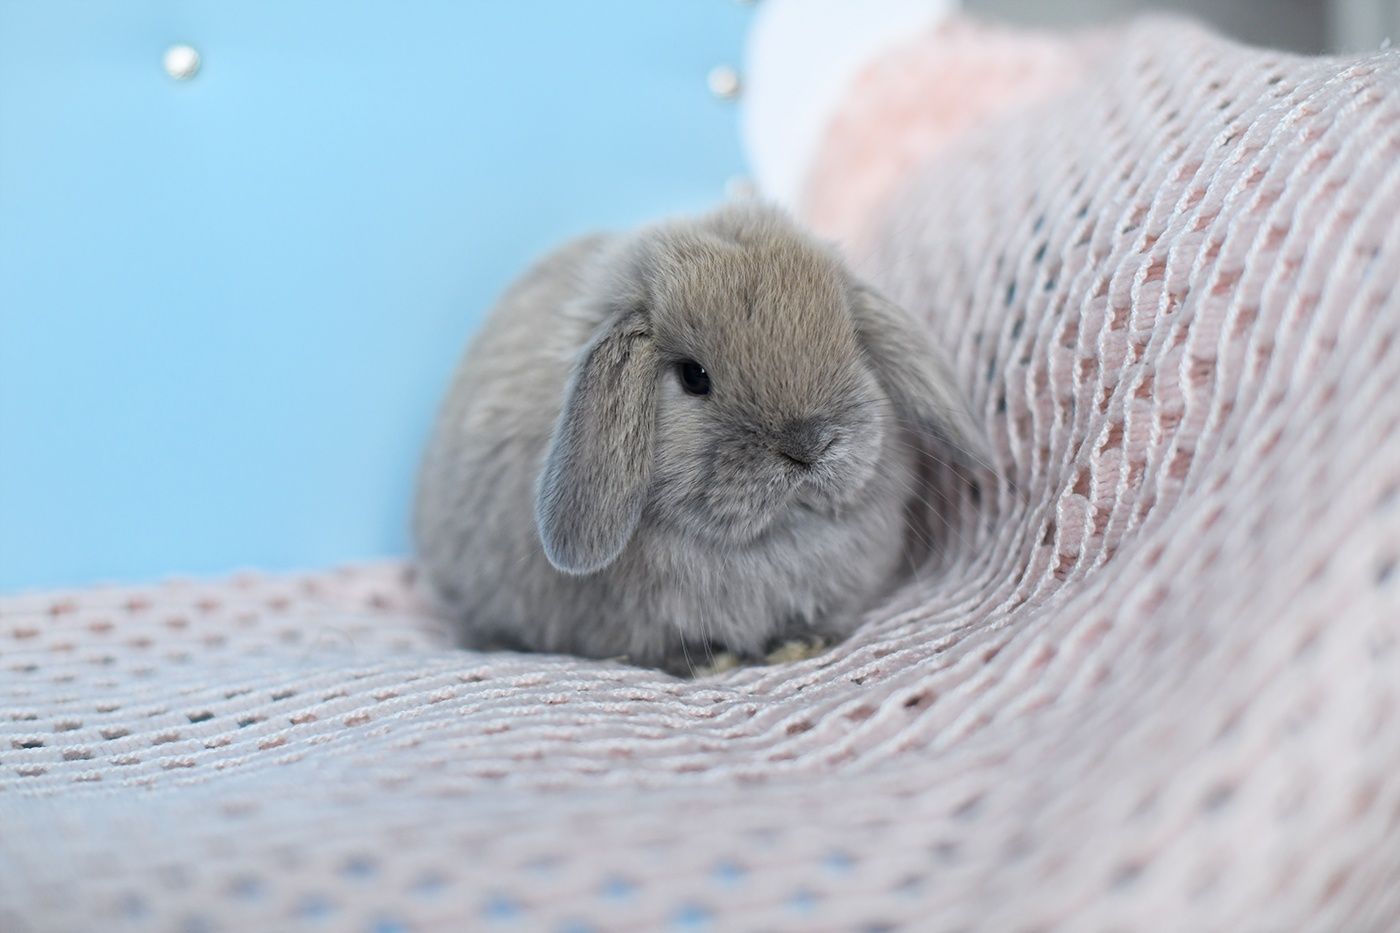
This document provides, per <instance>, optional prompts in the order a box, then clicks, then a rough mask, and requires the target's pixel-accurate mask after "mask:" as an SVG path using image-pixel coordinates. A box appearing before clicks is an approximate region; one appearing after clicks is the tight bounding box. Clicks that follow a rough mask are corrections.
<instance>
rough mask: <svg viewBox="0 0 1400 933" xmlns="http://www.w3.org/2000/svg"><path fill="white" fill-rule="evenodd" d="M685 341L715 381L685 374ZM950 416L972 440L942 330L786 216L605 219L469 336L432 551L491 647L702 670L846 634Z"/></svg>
mask: <svg viewBox="0 0 1400 933" xmlns="http://www.w3.org/2000/svg"><path fill="white" fill-rule="evenodd" d="M684 358H689V359H694V360H697V361H699V362H700V363H701V364H702V365H703V366H704V367H705V368H706V369H707V370H708V372H709V374H710V377H711V379H712V385H713V388H712V391H711V393H710V394H709V395H708V396H703V397H702V396H693V395H689V394H687V393H686V392H685V391H684V390H683V389H682V388H681V385H680V382H679V380H678V378H677V375H676V365H677V361H678V360H680V359H684ZM930 433H936V434H937V435H938V436H940V437H942V438H944V439H945V440H946V441H947V442H948V445H949V446H950V447H952V448H955V449H958V448H961V449H969V450H972V451H974V456H975V451H976V450H977V447H978V441H977V437H978V434H977V432H976V429H975V426H974V425H973V423H972V421H971V419H970V418H969V417H968V416H967V414H966V411H965V409H963V407H962V405H961V404H960V402H959V401H958V395H957V393H956V391H955V390H954V388H953V386H952V385H951V383H950V382H949V379H948V376H947V370H946V368H944V366H943V365H942V364H941V362H940V359H939V355H938V354H937V352H936V351H935V350H934V348H933V347H932V346H930V344H929V340H928V338H926V337H924V336H923V335H922V334H921V333H920V332H919V331H918V329H917V328H916V327H915V326H914V325H913V323H912V322H911V321H910V320H909V319H908V318H907V316H905V315H904V314H903V312H901V311H899V310H898V309H897V308H895V307H894V306H893V305H890V304H889V303H888V302H886V301H884V300H883V299H882V298H880V297H879V296H878V295H876V294H875V293H874V292H872V291H871V290H869V289H868V288H866V287H864V286H862V285H860V284H858V283H856V282H854V281H853V280H852V279H851V277H850V276H849V274H848V273H847V272H846V271H845V269H844V267H843V266H842V264H841V263H840V261H839V260H838V259H837V257H835V256H834V255H833V254H832V253H831V252H830V251H829V250H828V249H826V248H825V247H824V246H822V245H820V244H818V243H816V242H815V241H813V240H811V239H810V238H808V237H807V236H805V235H804V234H802V233H801V232H799V231H798V230H797V229H796V228H795V227H794V226H793V225H792V223H791V222H790V221H789V220H788V219H787V218H786V217H785V216H783V215H782V214H781V213H779V212H778V211H776V210H774V209H771V208H766V207H762V206H758V205H752V204H749V205H734V206H730V207H726V208H722V209H720V210H718V211H716V212H714V213H711V214H709V215H706V216H704V217H701V218H698V219H695V220H689V221H680V222H673V223H668V224H662V225H659V226H656V227H652V228H650V229H647V230H644V231H642V232H641V233H639V234H634V235H631V236H609V235H599V236H591V237H586V238H584V239H581V240H577V241H575V242H572V243H570V244H568V245H566V246H564V247H563V248H562V249H560V250H559V251H557V252H556V253H554V254H553V255H551V256H549V257H547V258H546V259H544V260H543V261H542V262H540V263H539V264H537V265H536V266H535V267H533V268H532V269H530V270H529V271H528V272H527V273H526V274H525V276H524V277H523V278H522V279H521V280H520V281H519V282H518V283H517V284H516V285H514V286H513V287H512V288H511V289H510V290H509V291H508V292H507V293H506V294H505V295H504V296H503V297H502V299H501V301H500V303H499V305H498V306H497V308H496V309H495V311H494V312H493V313H492V314H491V316H490V318H489V319H488V320H487V322H486V323H485V325H484V326H483V328H482V329H481V331H480V332H479V333H478V335H477V336H476V338H475V339H474V340H473V342H472V345H471V347H470V348H469V349H468V351H467V354H466V356H465V358H464V359H463V362H462V364H461V366H460V368H459V370H458V372H457V375H456V377H455V379H454V381H453V384H452V387H451V390H450V392H449V394H448V397H447V400H446V402H445V404H444V406H443V409H442V413H441V416H440V419H439V423H438V426H437V429H436V432H435V436H434V437H433V440H432V442H431V443H430V445H429V448H428V452H427V455H426V458H425V460H424V464H423V471H422V477H421V482H420V487H419V490H418V499H417V503H416V508H415V516H414V533H415V538H416V541H417V546H418V552H419V558H420V561H421V564H422V567H423V569H424V571H425V574H426V578H427V580H428V582H429V583H430V585H431V586H432V589H433V590H434V592H435V594H436V595H437V596H438V597H439V599H440V600H441V602H442V603H443V605H444V607H445V608H446V610H447V611H449V612H450V613H452V614H453V615H454V616H455V617H456V618H458V619H460V621H461V624H462V626H463V631H464V634H465V641H466V643H467V644H468V645H470V646H475V647H495V646H499V647H513V648H522V649H529V650H537V651H558V652H571V653H574V654H580V655H584V656H587V657H597V658H604V657H626V658H627V659H629V660H630V661H632V662H634V663H637V664H643V665H648V666H659V667H664V668H666V669H669V670H676V671H685V670H687V669H688V668H689V666H690V664H691V663H695V664H699V663H701V662H702V661H703V658H704V656H705V654H706V652H707V651H709V650H718V649H720V648H724V649H727V650H730V651H733V652H735V653H737V654H739V655H741V656H754V655H758V654H761V653H762V652H763V651H764V649H765V648H766V647H767V646H768V645H769V644H770V643H771V642H773V641H774V640H776V639H781V638H787V637H795V636H802V635H820V636H823V637H827V638H840V637H844V636H845V635H847V634H849V633H850V631H851V629H852V627H853V626H854V625H855V623H856V622H857V621H858V619H859V616H860V614H861V612H862V610H864V609H865V608H867V607H868V606H870V605H871V604H872V602H874V601H875V600H876V599H878V598H879V597H880V596H881V595H882V594H883V593H885V592H887V591H888V590H889V589H890V588H891V587H892V586H893V585H894V584H895V583H896V582H897V580H898V577H899V574H900V572H901V568H903V567H905V566H907V563H906V560H907V554H906V548H907V547H908V546H909V541H908V540H907V534H906V531H907V529H908V527H909V522H908V521H907V519H908V516H907V515H906V512H908V511H909V510H911V509H914V508H916V504H917V503H919V502H920V500H919V499H918V497H917V496H916V495H915V485H916V483H917V481H918V480H917V475H916V474H917V466H918V465H917V463H916V459H917V453H916V448H917V447H918V446H920V445H921V444H922V441H923V440H924V439H925V438H926V437H928V436H929V435H930ZM918 507H921V506H918Z"/></svg>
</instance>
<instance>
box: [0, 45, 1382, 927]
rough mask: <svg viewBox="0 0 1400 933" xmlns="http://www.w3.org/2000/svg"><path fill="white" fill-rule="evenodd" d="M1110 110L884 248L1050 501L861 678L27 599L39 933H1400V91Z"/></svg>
mask: <svg viewBox="0 0 1400 933" xmlns="http://www.w3.org/2000/svg"><path fill="white" fill-rule="evenodd" d="M959 41H971V40H970V39H969V38H967V37H964V38H963V39H960V40H959ZM1036 41H1038V42H1048V41H1049V40H1045V39H1038V40H1036ZM922 54H923V55H926V56H929V57H930V58H936V57H937V56H938V55H939V54H940V48H939V45H938V42H937V41H933V42H931V43H930V44H929V45H928V46H927V47H925V48H924V50H923V52H922ZM1082 64H1083V67H1084V72H1083V74H1082V76H1081V77H1080V78H1078V79H1077V80H1075V81H1074V82H1073V83H1072V84H1070V85H1068V86H1067V87H1066V89H1064V90H1062V91H1061V92H1060V93H1058V94H1057V95H1054V96H1052V97H1050V98H1047V99H1045V100H1042V101H1041V102H1040V103H1038V104H1036V105H1034V106H1029V107H1026V108H1024V109H1013V110H1011V111H1007V115H1006V118H1005V119H1003V120H1001V121H999V122H994V123H993V124H991V125H987V126H985V127H983V128H981V129H978V130H975V131H973V132H971V133H970V134H969V135H967V136H965V137H962V138H960V139H957V140H952V141H950V142H948V143H947V144H946V145H944V144H940V146H939V147H938V151H937V152H936V154H934V155H932V156H931V158H930V159H929V160H928V161H926V162H924V163H922V164H919V165H917V166H915V167H914V168H913V169H912V170H910V171H908V172H907V173H906V174H904V175H903V176H902V177H901V178H900V179H898V182H897V184H896V185H894V187H892V188H890V189H889V193H888V194H887V195H886V196H884V197H882V198H880V199H878V203H872V204H870V205H868V208H869V211H868V226H866V230H867V231H868V232H867V233H866V234H864V237H865V242H866V244H867V247H868V248H867V249H866V251H865V253H864V256H863V260H862V263H863V268H864V269H865V271H866V272H867V274H869V275H871V276H872V277H873V278H874V279H875V280H876V281H877V282H878V283H879V284H880V285H881V286H882V287H884V288H886V289H887V290H888V291H889V292H890V293H892V294H893V295H894V296H895V297H896V298H898V299H899V300H901V301H902V302H904V303H905V304H906V305H908V306H909V307H910V308H911V309H913V310H914V311H915V312H916V313H918V314H920V315H922V316H924V317H925V319H927V320H928V321H929V322H930V325H931V326H932V327H933V328H934V329H935V330H936V332H937V333H938V335H939V337H940V339H941V340H942V341H943V342H944V343H945V344H946V346H947V347H948V349H949V352H950V354H951V355H952V357H953V358H954V359H955V361H956V368H957V372H958V374H959V376H960V378H961V380H962V381H963V383H964V384H965V385H966V387H967V389H968V391H969V393H970V396H971V398H972V400H973V403H974V406H975V408H976V411H977V412H978V414H979V416H980V417H981V418H982V419H983V420H984V421H985V422H986V423H987V424H988V425H989V426H990V428H991V433H992V436H993V439H994V446H995V449H996V452H997V458H998V463H997V466H998V468H999V470H1000V471H1001V472H1002V473H1003V474H1004V475H1005V477H1006V481H1005V482H1003V483H1000V484H994V485H992V486H990V487H989V488H988V489H987V490H986V492H985V494H984V496H983V498H982V501H981V502H980V504H979V503H974V502H972V501H970V500H969V499H968V498H967V497H966V496H963V495H960V494H958V493H955V492H954V491H953V490H951V489H949V490H946V491H945V492H946V494H947V495H948V496H950V497H951V501H950V504H949V509H948V512H947V518H948V522H949V527H948V529H947V531H946V543H947V548H946V551H945V553H944V555H943V557H942V559H941V560H939V561H938V562H936V563H935V564H932V565H930V566H928V567H926V568H924V575H923V576H924V579H923V580H922V582H921V583H919V584H918V585H917V586H915V587H912V588H911V589H910V591H909V592H907V593H904V594H902V595H901V596H900V597H899V599H898V600H896V602H895V604H894V605H893V606H892V607H888V608H886V609H883V610H880V611H877V612H875V613H873V614H872V618H871V619H870V621H869V623H868V624H867V625H866V626H865V627H864V628H863V629H862V630H861V631H860V632H859V633H858V634H857V635H856V636H855V637H854V638H852V639H851V640H850V641H849V642H848V643H846V644H844V645H841V646H839V647H838V648H836V649H835V650H833V651H832V652H830V653H829V654H828V655H826V656H824V657H821V658H818V659H815V660H812V661H808V662H801V663H796V664H792V665H787V666H782V667H775V668H766V669H746V670H740V671H734V672H730V673H726V674H723V675H720V676H718V677H715V678H713V679H709V680H704V681H699V682H680V681H674V680H670V679H667V678H665V677H662V676H659V675H657V674H654V673H650V672H646V671H640V670H634V669H630V668H627V667H623V666H620V665H616V664H602V663H591V662H584V661H578V660H570V659H562V658H545V657H529V656H517V655H495V656H488V655H480V654H471V653H464V652H459V651H455V650H453V649H452V648H451V647H450V646H449V640H448V638H447V636H446V633H445V631H444V629H443V628H442V626H441V625H440V624H438V623H436V622H434V621H433V620H431V619H430V618H427V617H425V615H424V614H423V613H422V612H421V610H420V608H419V607H418V606H417V605H416V603H415V602H414V600H413V598H412V596H411V593H410V588H409V587H408V585H407V584H406V583H405V581H404V578H403V575H402V572H401V571H400V570H398V569H396V568H392V567H390V568H368V569H363V570H359V571H354V572H349V573H346V574H334V573H326V574H319V575H314V576H310V577H305V578H290V579H260V578H253V579H245V580H233V581H226V582H216V583H211V584H197V585H196V584H171V585H167V586H160V587H151V588H142V589H139V590H121V591H105V590H104V591H82V592H75V593H64V594H43V595H38V596H34V597H23V598H11V599H7V600H5V601H3V602H2V603H0V929H3V930H5V931H22V930H90V929H104V930H125V929H132V930H153V929H189V930H210V929H223V930H289V929H299V928H302V927H305V928H307V929H316V928H321V929H345V930H351V929H353V930H378V931H382V933H389V931H397V930H408V929H414V930H423V929H492V928H495V927H497V926H500V927H502V928H518V929H551V930H564V929H610V930H611V929H636V930H656V929H668V928H675V929H702V928H705V927H706V925H708V926H709V928H712V929H765V930H771V929H794V928H807V929H814V928H815V929H861V928H882V927H889V926H905V927H908V928H911V929H929V930H947V929H966V928H978V929H989V930H1005V929H1024V930H1040V929H1050V928H1055V929H1066V928H1073V929H1161V928H1169V929H1183V930H1241V929H1249V930H1267V929H1338V930H1358V931H1361V930H1385V929H1395V928H1396V927H1397V924H1400V719H1397V717H1400V566H1397V562H1398V561H1400V441H1397V437H1400V297H1397V292H1396V286H1397V283H1400V222H1397V217H1400V54H1398V53H1395V52H1387V53H1383V54H1377V55H1372V56H1370V57H1367V58H1364V59H1361V60H1355V61H1338V60H1313V59H1299V58H1291V57H1287V56H1283V55H1279V54H1275V53H1270V52H1263V51H1255V50H1248V49H1244V48H1241V47H1239V46H1236V45H1232V44H1230V43H1227V42H1224V41H1221V40H1219V39H1217V38H1214V37H1212V36H1210V35H1207V34H1205V33H1203V32H1201V31H1199V30H1197V29H1195V28H1193V27H1191V26H1188V25H1182V24H1178V23H1174V22H1163V21H1149V22H1146V23H1143V24H1140V25H1137V26H1134V27H1132V28H1129V29H1127V30H1126V31H1124V32H1122V33H1121V34H1117V35H1115V36H1114V37H1113V41H1112V42H1111V43H1109V47H1108V48H1107V49H1106V50H1105V51H1104V52H1103V54H1102V55H1101V56H1100V57H1098V58H1097V59H1095V60H1093V61H1092V62H1084V63H1082ZM891 80H892V81H893V82H894V85H895V86H894V87H893V88H891V87H888V86H886V85H885V84H882V83H880V82H872V83H868V84H866V85H865V86H864V87H863V89H862V93H863V94H864V95H868V97H869V98H870V103H871V106H876V105H878V102H879V99H880V97H881V95H883V94H885V93H891V94H895V93H897V94H901V95H907V94H908V91H909V88H908V87H906V86H904V84H903V82H902V81H901V80H900V79H899V78H898V76H892V77H891ZM862 99H863V98H862ZM862 99H858V100H856V101H854V102H853V105H854V106H857V107H859V106H861V105H862V104H861V100H862ZM814 184H816V185H818V186H820V185H822V184H824V181H823V180H822V179H820V178H818V177H816V176H814ZM882 187H883V186H882ZM863 223H864V222H863ZM599 611H600V612H605V611H606V607H600V610H599Z"/></svg>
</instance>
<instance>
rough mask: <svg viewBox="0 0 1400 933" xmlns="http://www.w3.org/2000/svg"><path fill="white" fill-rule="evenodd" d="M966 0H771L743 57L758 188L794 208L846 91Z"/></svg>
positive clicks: (746, 132)
mask: <svg viewBox="0 0 1400 933" xmlns="http://www.w3.org/2000/svg"><path fill="white" fill-rule="evenodd" d="M960 6H961V4H960V3H959V0H866V2H863V3H852V2H850V0H765V2H764V3H762V4H760V5H759V6H758V7H757V10H756V13H755V15H754V23H753V27H752V28H751V29H750V31H749V38H748V48H747V49H746V50H745V55H744V59H745V60H744V75H745V80H744V84H745V88H744V103H743V116H742V132H743V141H744V148H745V150H746V152H747V154H748V159H749V165H750V166H751V167H752V169H753V173H754V177H755V179H756V181H757V183H758V188H759V190H760V191H762V192H763V194H764V195H765V196H766V197H768V198H771V199H773V200H775V201H777V202H779V203H781V204H785V205H788V206H789V207H791V206H794V204H795V202H796V200H797V198H798V196H799V194H800V192H801V188H802V179H803V175H804V174H805V171H806V166H807V164H808V163H809V161H810V159H811V156H812V153H813V152H814V151H815V149H816V147H817V144H818V143H819V142H820V141H821V134H822V131H823V130H824V129H825V127H826V124H827V120H828V119H829V117H830V116H831V113H832V111H833V110H834V109H835V107H836V105H837V104H838V103H839V101H840V95H841V93H842V92H843V91H844V90H846V89H847V88H848V87H849V86H850V81H851V79H852V78H854V77H855V75H856V74H857V73H858V72H859V71H860V69H861V68H862V67H863V66H864V65H865V64H866V63H867V62H868V61H869V60H870V58H871V57H872V56H873V55H875V54H876V53H878V52H879V51H880V50H881V49H883V48H885V47H887V46H888V45H889V44H890V43H891V42H897V41H898V40H899V39H900V37H902V36H912V35H914V34H916V33H918V32H920V31H922V30H923V29H925V28H927V27H929V26H931V25H932V24H933V23H935V22H936V21H938V20H939V19H942V18H943V17H945V16H947V15H948V14H949V13H951V12H953V11H955V10H957V9H958V8H959V7H960Z"/></svg>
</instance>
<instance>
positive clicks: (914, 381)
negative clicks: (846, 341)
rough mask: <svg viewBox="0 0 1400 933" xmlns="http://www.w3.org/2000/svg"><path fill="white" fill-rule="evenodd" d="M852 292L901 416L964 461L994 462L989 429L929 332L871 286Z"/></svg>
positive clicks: (860, 329)
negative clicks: (967, 399)
mask: <svg viewBox="0 0 1400 933" xmlns="http://www.w3.org/2000/svg"><path fill="white" fill-rule="evenodd" d="M851 292H852V294H851V313H852V315H853V317H854V319H855V325H856V332H857V334H859V336H860V341H861V344H862V345H863V346H864V347H865V351H866V353H867V355H868V356H869V357H870V360H871V362H872V363H873V364H874V366H875V372H876V375H877V376H878V377H879V379H880V383H881V385H882V386H883V388H884V390H885V392H886V394H888V395H889V397H890V401H891V402H893V403H894V407H895V411H896V413H897V414H898V415H899V417H900V418H902V419H904V420H906V421H910V422H913V424H914V425H915V426H917V427H918V428H919V430H921V431H922V432H923V433H925V434H932V435H935V436H936V437H938V438H939V439H941V440H942V441H943V442H944V443H945V444H947V446H948V447H949V448H951V449H952V451H953V452H954V453H956V454H957V456H958V457H959V459H961V460H962V461H963V463H964V465H965V466H979V465H980V466H987V465H990V463H991V455H990V451H989V445H988V443H987V438H986V434H985V433H984V432H983V430H982V427H981V426H980V425H979V424H978V423H977V422H976V421H975V420H974V419H973V417H972V414H971V412H970V411H969V410H968V407H967V403H966V402H965V401H963V396H962V393H961V392H959V391H958V388H957V385H956V384H955V383H954V381H953V375H952V370H951V369H950V368H949V366H948V364H947V361H946V360H945V358H944V356H943V353H942V352H941V351H940V350H939V349H938V348H937V347H936V346H934V344H933V341H932V340H931V339H930V338H929V335H928V334H926V333H925V332H924V331H923V329H922V328H920V327H919V326H918V325H917V324H916V323H915V322H914V320H913V319H912V318H911V317H910V316H909V315H908V314H907V313H905V311H904V310H903V309H902V308H900V307H898V306H897V305H895V304H894V303H893V302H891V301H890V300H889V299H887V298H885V297H884V296H883V295H881V294H880V293H879V292H877V291H875V290H874V289H873V288H871V287H869V286H868V285H864V284H856V285H855V286H854V287H853V288H852V290H851Z"/></svg>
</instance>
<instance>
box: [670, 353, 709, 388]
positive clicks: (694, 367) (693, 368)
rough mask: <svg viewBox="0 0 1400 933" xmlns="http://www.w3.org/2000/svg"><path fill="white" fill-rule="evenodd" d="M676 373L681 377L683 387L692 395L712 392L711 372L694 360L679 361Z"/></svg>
mask: <svg viewBox="0 0 1400 933" xmlns="http://www.w3.org/2000/svg"><path fill="white" fill-rule="evenodd" d="M676 374H677V375H678V376H679V377H680V380H681V388H683V389H685V390H686V391H687V392H689V393H690V394H691V395H709V394H710V374H709V373H707V372H705V367H703V366H701V365H700V364H699V363H697V362H695V361H694V360H681V361H680V362H679V363H677V364H676Z"/></svg>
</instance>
